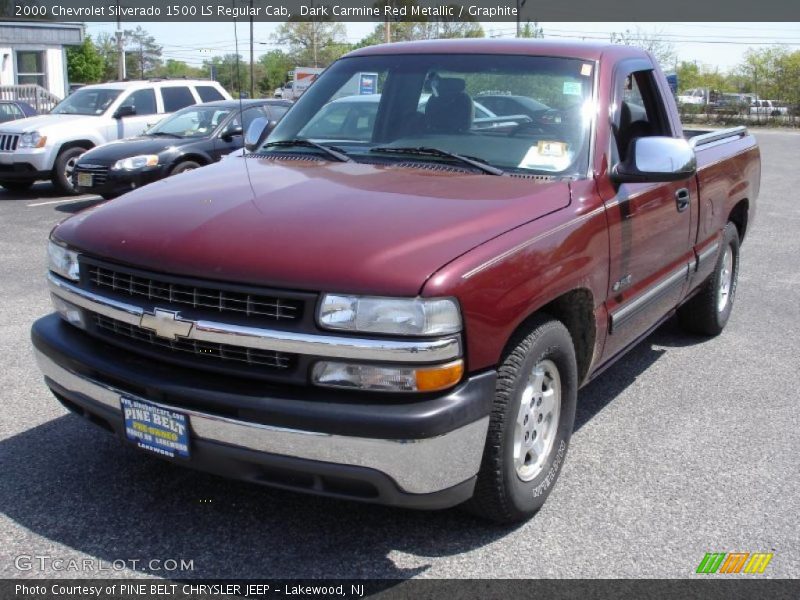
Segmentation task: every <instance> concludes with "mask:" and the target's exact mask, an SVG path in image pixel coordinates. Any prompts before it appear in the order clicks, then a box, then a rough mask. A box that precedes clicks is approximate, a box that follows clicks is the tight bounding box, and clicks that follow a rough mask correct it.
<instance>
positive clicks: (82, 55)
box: [67, 35, 105, 83]
mask: <svg viewBox="0 0 800 600" xmlns="http://www.w3.org/2000/svg"><path fill="white" fill-rule="evenodd" d="M104 74H105V61H104V60H103V57H102V56H101V55H100V53H99V52H98V51H97V47H96V46H95V45H94V42H93V41H92V37H91V36H89V35H87V36H86V37H85V38H83V43H82V44H81V45H80V46H68V47H67V76H68V77H69V80H70V81H71V82H74V83H97V82H98V81H100V80H102V79H103V76H104Z"/></svg>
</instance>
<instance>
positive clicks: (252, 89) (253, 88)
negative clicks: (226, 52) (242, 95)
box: [250, 0, 256, 98]
mask: <svg viewBox="0 0 800 600" xmlns="http://www.w3.org/2000/svg"><path fill="white" fill-rule="evenodd" d="M253 56H254V55H253V0H250V97H251V98H255V97H256V79H255V74H254V73H255V70H254V69H255V63H254V59H253Z"/></svg>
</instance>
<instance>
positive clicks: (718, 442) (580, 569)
mask: <svg viewBox="0 0 800 600" xmlns="http://www.w3.org/2000/svg"><path fill="white" fill-rule="evenodd" d="M756 136H757V138H758V140H759V143H760V144H761V149H762V160H763V172H762V188H761V196H760V198H759V201H758V202H759V208H758V214H757V217H756V222H755V224H754V226H753V228H752V229H751V230H750V232H749V234H748V238H747V240H746V241H745V244H744V246H743V249H742V262H741V271H740V279H739V287H738V290H737V297H736V305H735V307H734V310H733V315H732V318H731V320H730V322H729V324H728V328H727V329H726V330H725V332H724V333H723V334H722V335H721V336H719V337H717V338H715V339H710V340H709V339H702V338H696V337H691V336H687V335H685V334H683V333H682V332H681V331H680V330H679V329H678V327H677V326H676V324H675V323H674V322H672V321H670V322H668V323H666V324H665V325H664V326H662V327H661V328H660V329H659V330H657V331H656V332H655V333H654V334H653V335H651V336H650V337H649V338H648V339H647V340H645V341H644V342H643V343H641V344H640V345H639V346H638V347H636V348H635V349H634V350H633V351H632V352H631V353H630V354H629V355H628V356H627V357H626V358H624V359H623V360H621V361H620V362H619V363H617V364H616V365H615V366H614V367H613V368H612V369H610V370H609V371H607V372H606V373H605V374H604V375H602V376H601V377H600V378H599V379H598V380H596V381H595V382H593V383H591V384H590V385H589V386H587V387H586V388H584V389H583V390H582V391H581V392H580V397H579V409H578V416H577V423H576V432H575V434H574V436H573V438H572V445H571V448H570V451H569V455H568V457H567V461H566V464H565V466H564V469H563V471H562V473H561V477H560V479H559V481H558V483H557V485H556V487H555V490H554V491H553V493H552V495H551V496H550V498H549V500H548V501H547V503H546V505H545V507H544V508H543V509H542V510H541V511H540V512H539V514H537V515H536V516H535V517H534V518H533V519H531V520H530V521H528V522H526V523H524V524H522V525H517V526H514V527H498V526H495V525H491V524H487V523H484V522H482V521H479V520H476V519H475V518H473V517H471V516H469V515H466V514H464V513H462V512H461V511H459V510H457V509H453V510H447V511H440V512H416V511H410V510H399V509H392V508H385V507H380V506H372V505H364V504H357V503H351V502H344V501H336V500H330V499H326V498H316V497H311V496H305V495H301V494H295V493H289V492H284V491H276V490H272V489H269V488H262V487H257V486H253V485H249V484H244V483H239V482H235V481H228V480H225V479H222V478H218V477H214V476H210V475H206V474H203V473H200V472H195V471H191V470H188V469H181V468H178V467H175V466H172V465H170V464H167V463H165V462H162V461H160V460H158V459H157V458H151V457H149V456H145V455H144V454H142V453H141V452H138V451H136V450H132V449H130V448H128V447H123V446H122V445H121V444H120V443H119V442H118V441H117V440H116V439H115V438H113V437H112V436H110V435H108V434H107V433H105V432H104V431H102V430H100V429H98V428H95V427H93V426H91V425H89V424H87V423H86V422H85V421H83V420H81V419H80V418H78V417H76V416H73V415H71V414H68V413H67V411H66V410H64V409H63V408H62V407H61V405H60V404H58V402H56V400H55V399H54V398H53V397H52V396H51V395H50V393H49V392H48V391H47V389H46V388H45V386H44V384H43V383H42V380H41V376H40V374H39V372H38V370H37V368H36V366H35V363H34V360H33V355H32V351H31V347H30V342H29V338H28V331H29V328H30V325H31V323H32V321H33V320H34V319H36V318H37V317H38V316H41V315H44V314H46V313H48V312H50V304H49V299H48V294H47V292H46V288H45V284H44V273H45V240H46V239H47V234H48V232H49V230H50V228H51V227H52V226H53V225H54V224H56V223H57V222H58V221H59V220H61V219H63V218H65V217H67V216H69V215H70V214H72V213H75V212H77V211H78V210H80V209H82V208H84V207H87V206H91V205H92V204H94V203H95V202H97V201H99V198H96V197H89V196H85V197H79V198H60V197H58V196H57V195H56V192H54V191H53V190H52V188H51V187H50V185H49V184H45V183H42V184H38V185H37V186H36V187H35V188H34V189H33V190H32V191H31V192H30V193H28V194H25V195H24V197H20V196H21V195H20V194H16V195H14V194H10V193H6V192H5V191H3V190H0V262H1V264H2V284H0V307H2V310H0V352H2V356H3V357H4V358H3V363H2V364H3V367H2V369H0V390H2V392H0V394H1V395H0V397H1V398H2V403H0V473H2V475H1V476H0V513H2V515H1V516H0V577H12V578H17V577H45V576H51V577H52V576H59V577H86V576H92V575H102V576H124V577H130V576H155V577H180V578H184V577H203V578H221V577H286V578H306V577H309V578H310V577H359V578H360V577H382V578H400V579H405V578H411V577H435V578H439V577H442V578H449V577H475V578H483V577H486V578H489V577H504V578H505V577H511V578H518V577H524V578H543V577H571V578H592V577H653V578H661V577H696V575H695V574H694V571H695V569H696V567H697V565H698V564H699V562H700V561H701V559H702V558H703V556H704V554H705V553H706V552H771V553H774V557H773V559H772V561H771V563H770V564H769V566H768V568H767V570H766V572H765V573H764V574H763V575H754V576H747V577H797V576H800V528H798V526H797V523H798V514H800V453H799V452H798V451H799V450H800V418H799V417H798V399H799V398H800V393H798V389H800V368H798V367H800V335H799V334H800V258H799V257H800V195H798V190H800V169H799V168H798V164H800V163H798V156H800V134H798V133H793V132H780V131H763V132H762V131H759V132H757V133H756ZM442 468H446V465H442ZM42 557H44V558H42ZM71 559H77V560H78V561H80V562H79V563H70V562H69V561H70V560H71ZM84 559H88V562H84ZM57 560H62V561H65V562H60V563H56V562H55V561H57ZM170 560H175V561H177V565H176V564H174V563H172V562H169V561H170ZM181 560H183V561H186V562H185V563H184V566H186V567H188V566H191V570H180V561H181ZM113 561H116V562H113ZM189 561H191V563H189ZM75 564H79V565H80V566H81V568H84V569H85V567H86V566H87V565H88V566H91V567H92V568H94V569H95V571H94V572H93V571H92V570H91V569H89V570H74V569H71V568H70V566H71V565H75ZM173 567H176V568H173ZM736 577H744V575H738V576H736Z"/></svg>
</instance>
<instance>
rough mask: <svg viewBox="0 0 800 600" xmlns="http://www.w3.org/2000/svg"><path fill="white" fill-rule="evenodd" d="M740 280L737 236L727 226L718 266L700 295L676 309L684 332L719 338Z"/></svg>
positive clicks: (733, 228)
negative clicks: (717, 336)
mask: <svg viewBox="0 0 800 600" xmlns="http://www.w3.org/2000/svg"><path fill="white" fill-rule="evenodd" d="M738 279H739V232H738V230H737V229H736V225H734V224H733V223H728V224H727V225H726V226H725V229H724V230H723V232H722V247H721V248H720V251H719V254H718V255H717V266H716V267H715V268H714V272H713V273H712V274H711V276H710V277H709V278H708V279H707V280H706V282H705V283H704V284H703V286H702V288H701V290H700V292H698V294H697V295H696V296H695V297H694V298H692V299H691V300H689V301H688V302H687V303H686V304H684V305H683V306H681V307H680V308H679V309H678V320H679V321H680V323H681V326H683V328H684V329H686V330H687V331H689V332H691V333H699V334H702V335H719V334H720V333H722V330H723V329H724V328H725V325H727V324H728V319H729V318H730V316H731V311H732V310H733V301H734V299H735V298H736V283H737V281H738Z"/></svg>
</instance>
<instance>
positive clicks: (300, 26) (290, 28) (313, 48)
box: [273, 20, 350, 67]
mask: <svg viewBox="0 0 800 600" xmlns="http://www.w3.org/2000/svg"><path fill="white" fill-rule="evenodd" d="M346 35H347V29H346V27H345V26H344V23H337V22H333V21H319V20H318V21H287V22H286V23H282V24H281V25H280V26H279V27H278V30H277V31H276V32H275V34H274V35H273V38H274V39H275V41H277V42H279V43H281V44H285V45H286V46H287V49H288V54H289V55H290V56H291V57H292V59H293V60H294V62H295V63H296V65H300V66H304V67H324V66H327V65H329V64H330V63H332V62H333V61H334V60H336V59H337V58H339V57H340V56H342V54H344V53H346V52H347V51H348V50H349V49H350V46H348V45H347V38H346Z"/></svg>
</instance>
